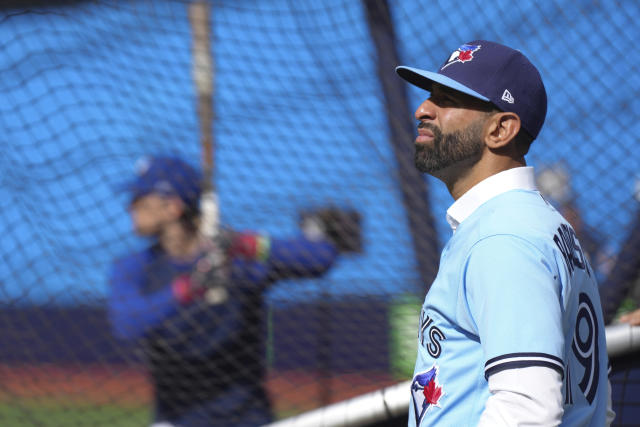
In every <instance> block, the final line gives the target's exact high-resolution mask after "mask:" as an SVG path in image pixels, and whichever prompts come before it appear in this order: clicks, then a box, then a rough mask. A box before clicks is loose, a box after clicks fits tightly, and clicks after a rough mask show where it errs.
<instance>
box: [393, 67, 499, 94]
mask: <svg viewBox="0 0 640 427" xmlns="http://www.w3.org/2000/svg"><path fill="white" fill-rule="evenodd" d="M396 73H398V75H399V76H400V77H402V78H403V79H405V80H406V81H408V82H409V83H411V84H412V85H414V86H418V87H419V88H421V89H424V90H428V91H429V92H431V85H432V84H433V83H434V82H436V83H438V84H441V85H442V86H446V87H448V88H451V89H453V90H457V91H458V92H462V93H466V94H467V95H471V96H473V97H474V98H478V99H481V100H483V101H490V100H489V98H487V97H486V96H484V95H481V94H479V93H478V92H476V91H475V90H473V89H470V88H468V87H467V86H465V85H463V84H460V83H458V82H457V81H455V80H453V79H452V78H449V77H447V76H444V75H442V74H438V73H434V72H432V71H425V70H420V69H418V68H411V67H405V66H400V67H396Z"/></svg>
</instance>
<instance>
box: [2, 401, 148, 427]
mask: <svg viewBox="0 0 640 427" xmlns="http://www.w3.org/2000/svg"><path fill="white" fill-rule="evenodd" d="M49 400H50V399H49ZM149 420H150V411H149V408H146V407H123V406H116V405H113V404H79V403H63V402H59V401H49V402H44V401H39V400H35V399H34V400H31V399H30V400H24V399H21V400H19V401H14V402H8V401H4V402H0V425H1V426H11V427H36V426H37V427H41V426H42V427H73V426H78V427H80V426H82V427H84V426H92V427H102V426H104V427H107V426H109V427H142V426H147V425H149Z"/></svg>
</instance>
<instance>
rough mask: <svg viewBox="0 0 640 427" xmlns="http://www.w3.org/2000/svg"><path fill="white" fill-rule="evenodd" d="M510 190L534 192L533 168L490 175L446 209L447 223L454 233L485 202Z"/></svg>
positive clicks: (528, 167)
mask: <svg viewBox="0 0 640 427" xmlns="http://www.w3.org/2000/svg"><path fill="white" fill-rule="evenodd" d="M511 190H532V191H533V190H536V182H535V176H534V174H533V167H531V166H522V167H518V168H513V169H507V170H506V171H502V172H500V173H497V174H495V175H491V176H490V177H489V178H486V179H484V180H482V181H480V182H479V183H477V184H476V185H474V186H473V187H471V189H470V190H468V191H467V192H466V193H464V194H463V195H462V196H461V197H460V198H459V199H458V200H456V201H455V203H454V204H452V205H451V206H450V207H449V209H447V222H448V223H449V225H450V226H451V229H452V230H453V231H454V232H455V231H456V228H458V225H460V223H461V222H462V221H464V220H465V219H467V218H468V217H469V215H471V214H472V213H473V212H474V211H475V210H476V209H478V208H479V207H480V205H482V204H483V203H485V202H486V201H488V200H490V199H492V198H494V197H496V196H498V195H500V194H502V193H506V192H507V191H511Z"/></svg>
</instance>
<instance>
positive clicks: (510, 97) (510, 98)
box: [500, 89, 516, 104]
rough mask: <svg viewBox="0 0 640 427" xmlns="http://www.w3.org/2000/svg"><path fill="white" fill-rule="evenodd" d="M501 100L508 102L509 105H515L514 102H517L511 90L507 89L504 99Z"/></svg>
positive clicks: (503, 94) (503, 93)
mask: <svg viewBox="0 0 640 427" xmlns="http://www.w3.org/2000/svg"><path fill="white" fill-rule="evenodd" d="M500 99H502V100H503V101H505V102H508V103H509V104H513V103H514V102H516V100H515V99H513V95H511V92H509V89H505V90H504V92H502V98H500Z"/></svg>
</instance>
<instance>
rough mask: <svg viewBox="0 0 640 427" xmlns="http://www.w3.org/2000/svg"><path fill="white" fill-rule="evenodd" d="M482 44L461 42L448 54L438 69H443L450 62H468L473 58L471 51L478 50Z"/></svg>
mask: <svg viewBox="0 0 640 427" xmlns="http://www.w3.org/2000/svg"><path fill="white" fill-rule="evenodd" d="M481 47H482V46H481V45H479V44H463V45H462V46H460V47H459V48H458V50H456V51H455V52H453V53H452V54H451V56H449V59H448V60H447V62H446V63H445V64H444V65H443V66H442V68H440V71H442V70H444V69H445V68H447V67H448V66H449V65H451V64H455V63H456V62H462V63H465V62H469V61H471V60H472V59H473V53H474V52H477V51H478V50H480V48H481Z"/></svg>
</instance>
